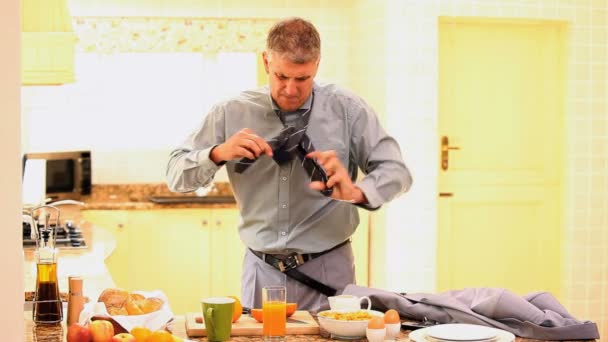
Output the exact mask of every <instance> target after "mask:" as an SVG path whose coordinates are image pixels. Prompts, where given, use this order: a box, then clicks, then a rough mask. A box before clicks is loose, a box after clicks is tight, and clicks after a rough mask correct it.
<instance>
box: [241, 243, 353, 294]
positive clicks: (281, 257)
mask: <svg viewBox="0 0 608 342" xmlns="http://www.w3.org/2000/svg"><path fill="white" fill-rule="evenodd" d="M349 242H350V240H346V241H344V242H342V243H340V244H338V245H336V246H334V247H332V248H330V249H328V250H325V251H323V252H319V253H306V254H298V253H291V254H267V253H263V252H258V251H254V250H253V249H251V248H250V249H249V250H250V251H251V252H252V253H253V254H255V255H256V256H257V257H258V258H260V259H262V261H264V262H266V263H267V264H269V265H271V266H272V267H274V268H276V269H277V270H279V271H281V272H283V273H285V274H286V275H288V276H290V277H291V278H293V279H295V280H297V281H299V282H301V283H303V284H305V285H306V286H308V287H311V288H313V289H315V290H317V291H319V292H321V293H323V294H324V295H326V296H327V297H331V296H334V295H335V294H336V289H334V288H332V287H330V286H327V285H325V284H323V283H320V282H319V281H317V280H315V279H313V278H311V277H309V276H307V275H306V274H304V273H302V272H300V271H298V270H297V267H299V266H301V265H303V264H304V263H306V262H308V261H310V260H312V259H315V258H318V257H320V256H321V255H323V254H327V253H329V252H331V251H333V250H334V249H337V248H340V247H342V246H344V245H346V244H347V243H349Z"/></svg>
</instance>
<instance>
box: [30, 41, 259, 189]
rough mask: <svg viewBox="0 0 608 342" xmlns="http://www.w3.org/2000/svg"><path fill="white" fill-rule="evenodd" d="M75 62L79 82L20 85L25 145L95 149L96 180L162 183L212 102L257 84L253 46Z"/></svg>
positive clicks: (82, 57) (85, 56)
mask: <svg viewBox="0 0 608 342" xmlns="http://www.w3.org/2000/svg"><path fill="white" fill-rule="evenodd" d="M75 62H76V70H75V76H76V79H77V80H78V81H77V82H75V83H71V84H65V85H61V86H28V87H23V88H22V96H23V98H22V104H23V110H22V112H23V123H24V126H23V132H24V135H25V137H24V139H23V141H24V150H25V151H27V152H41V151H62V150H74V149H88V150H91V153H92V160H93V165H92V167H93V183H94V184H103V183H105V184H107V183H111V184H127V183H162V182H164V181H165V168H166V163H167V160H168V156H169V153H170V151H171V150H172V149H173V148H175V147H176V146H177V145H178V144H180V143H181V142H182V141H184V139H185V138H186V136H187V135H188V134H189V133H190V132H191V131H193V130H194V129H196V128H197V127H199V126H200V124H201V123H202V121H203V118H204V117H205V115H206V113H207V112H208V110H209V109H210V108H211V106H212V105H213V104H214V103H216V102H217V101H218V100H220V99H222V98H225V97H228V96H230V95H234V94H236V93H238V92H239V91H241V90H244V89H250V88H254V87H255V85H256V56H255V54H254V53H220V54H218V55H216V56H205V55H203V54H201V53H176V52H174V53H116V54H107V55H106V54H100V53H77V54H76V57H75ZM226 178H227V177H226V176H225V173H223V172H222V173H219V174H218V175H217V177H216V180H220V181H222V180H223V181H226V180H227V179H226Z"/></svg>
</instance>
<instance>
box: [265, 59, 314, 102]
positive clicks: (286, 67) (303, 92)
mask: <svg viewBox="0 0 608 342" xmlns="http://www.w3.org/2000/svg"><path fill="white" fill-rule="evenodd" d="M270 53H272V52H270ZM268 57H270V56H269V55H267V52H264V54H263V58H264V67H265V68H266V73H267V74H268V79H269V83H270V95H271V96H272V98H273V99H274V101H275V102H276V103H277V105H278V106H279V108H281V110H282V111H284V112H292V111H295V110H296V109H298V108H300V106H302V105H303V104H304V102H306V99H307V98H308V96H310V93H311V91H312V86H313V81H314V78H315V76H316V74H317V69H318V68H319V60H318V59H317V60H313V61H310V62H306V63H304V64H296V63H293V62H291V61H290V60H289V59H287V58H284V57H281V55H279V54H276V53H272V58H268Z"/></svg>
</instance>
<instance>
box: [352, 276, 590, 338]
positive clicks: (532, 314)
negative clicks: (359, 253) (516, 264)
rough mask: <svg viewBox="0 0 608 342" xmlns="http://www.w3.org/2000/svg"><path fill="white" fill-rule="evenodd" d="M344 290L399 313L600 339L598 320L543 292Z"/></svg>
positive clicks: (537, 334) (525, 333)
mask: <svg viewBox="0 0 608 342" xmlns="http://www.w3.org/2000/svg"><path fill="white" fill-rule="evenodd" d="M343 294H351V295H355V296H358V297H361V296H368V297H369V298H370V299H371V301H372V307H373V308H374V309H375V310H379V311H386V310H388V309H395V310H397V311H399V314H400V315H401V316H402V317H408V318H410V319H413V320H418V321H422V320H423V319H424V318H425V317H426V319H428V320H432V321H435V322H439V323H469V324H478V325H485V326H489V327H494V328H498V329H503V330H506V331H510V332H512V333H513V334H515V335H517V336H520V337H525V338H532V339H540V340H589V339H599V338H600V336H599V331H598V328H597V325H596V324H595V323H593V322H590V321H579V320H577V319H575V318H574V317H572V316H571V315H570V314H569V313H568V312H567V311H566V309H565V308H564V307H563V306H562V305H561V304H560V303H559V302H558V301H557V300H556V299H555V297H553V296H552V295H551V294H550V293H547V292H535V293H531V294H528V295H526V296H523V297H522V296H519V295H517V294H515V293H513V292H510V291H508V290H506V289H502V288H467V289H463V290H453V291H446V292H442V293H438V294H425V293H414V294H407V295H400V294H397V293H394V292H389V291H385V290H379V289H373V288H367V287H361V286H356V285H348V286H347V287H346V288H345V289H344V292H343Z"/></svg>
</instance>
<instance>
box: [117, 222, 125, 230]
mask: <svg viewBox="0 0 608 342" xmlns="http://www.w3.org/2000/svg"><path fill="white" fill-rule="evenodd" d="M116 226H117V227H118V230H123V229H124V228H125V225H124V224H122V223H119V224H117V225H116Z"/></svg>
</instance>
